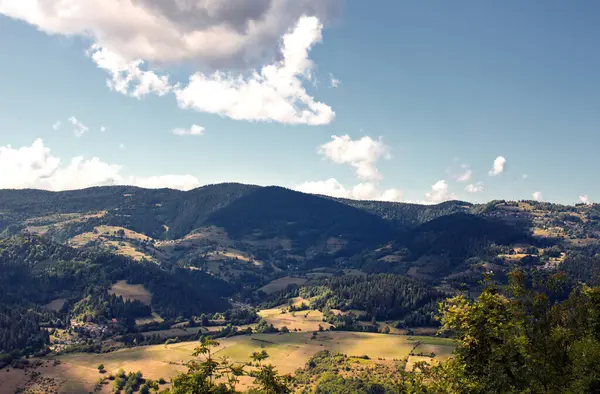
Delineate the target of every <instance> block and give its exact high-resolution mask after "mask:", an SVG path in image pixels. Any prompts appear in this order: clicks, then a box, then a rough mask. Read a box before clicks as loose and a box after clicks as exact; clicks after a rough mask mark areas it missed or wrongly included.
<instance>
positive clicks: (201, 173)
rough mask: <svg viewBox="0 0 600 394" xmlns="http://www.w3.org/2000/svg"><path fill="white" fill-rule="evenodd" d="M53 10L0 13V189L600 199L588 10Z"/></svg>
mask: <svg viewBox="0 0 600 394" xmlns="http://www.w3.org/2000/svg"><path fill="white" fill-rule="evenodd" d="M39 3H41V1H40V2H39ZM43 3H44V5H45V7H40V6H39V5H38V1H34V0H0V14H2V15H0V53H2V54H3V55H2V56H0V115H1V116H0V147H2V148H0V166H1V167H3V168H2V170H1V171H0V187H16V188H20V187H40V188H47V189H52V190H59V189H70V188H80V187H85V186H90V185H93V184H120V183H125V184H136V185H140V186H147V187H163V186H166V187H176V188H184V189H189V188H192V187H196V186H198V185H203V184H208V183H216V182H223V181H237V182H245V183H256V184H261V185H270V184H277V185H283V186H286V187H290V188H297V189H299V190H302V191H307V192H314V193H325V194H332V195H336V196H344V197H351V198H365V199H385V200H394V201H416V202H427V203H435V202H439V201H443V200H447V199H452V198H458V199H464V200H468V201H478V202H483V201H487V200H490V199H500V198H506V199H532V198H534V193H536V194H535V198H539V199H543V200H548V201H555V202H563V203H575V202H579V201H580V197H587V199H586V198H583V201H590V202H591V201H598V200H599V199H600V183H598V182H595V179H596V177H594V176H593V175H591V174H593V173H594V172H593V171H594V169H595V168H597V167H599V166H600V155H598V154H597V149H598V148H597V147H598V146H600V133H599V130H600V111H598V108H599V104H600V90H599V89H598V87H599V86H600V51H599V50H598V44H597V37H600V25H598V23H597V15H598V12H600V6H599V5H597V3H596V2H594V1H577V2H565V1H527V2H523V1H502V2H480V1H456V2H446V1H428V2H421V1H383V0H381V1H377V2H358V1H346V2H341V1H335V0H331V1H329V0H326V1H323V0H319V1H317V0H301V1H295V2H294V1H292V0H271V1H267V0H251V1H248V3H247V4H249V6H248V7H247V9H237V8H236V9H235V10H233V11H232V9H231V8H230V7H229V8H228V6H230V5H231V4H233V3H236V1H235V0H221V1H220V2H216V3H217V4H219V5H217V6H215V7H217V8H216V9H210V10H209V9H207V8H206V7H209V6H206V5H205V6H201V5H199V6H198V7H197V9H193V10H187V11H185V12H183V11H182V10H179V9H178V8H177V6H176V2H175V1H172V0H171V1H163V2H158V1H157V0H140V1H138V2H137V3H136V4H137V5H136V6H135V7H134V6H128V7H125V6H122V5H121V6H120V7H119V4H118V3H119V2H118V1H117V0H106V1H105V2H102V3H101V4H100V5H99V4H93V3H94V2H88V1H87V0H80V1H79V3H81V4H80V7H79V8H73V9H61V7H64V5H61V2H59V1H56V0H47V1H44V2H43ZM74 3H77V2H74ZM63 4H64V3H63ZM204 4H207V3H205V2H204ZM203 7H204V8H203ZM115 10H118V12H116V11H115ZM190 15H191V16H194V18H190ZM124 16H127V18H128V20H129V21H130V23H129V24H128V25H127V26H126V27H123V26H122V25H120V22H119V21H122V20H124V19H127V18H124ZM111 18H112V19H111ZM157 21H158V22H157ZM240 21H242V22H240ZM240 26H241V27H240ZM250 26H251V27H250ZM284 37H287V38H284ZM137 59H141V60H143V61H145V62H144V63H142V64H141V65H140V64H138V63H132V62H135V61H136V60H137ZM282 59H283V60H282ZM266 65H271V66H269V67H267V68H263V67H264V66H266ZM261 70H263V71H264V73H263V74H260V73H261ZM269 70H271V71H273V70H275V71H274V74H268V73H269V72H271V71H269ZM253 72H258V73H259V74H260V75H262V76H261V77H260V78H257V77H253V76H252V75H253V74H252V73H253ZM141 73H145V74H141ZM213 73H218V74H213ZM127 75H128V76H129V77H130V78H132V82H131V83H130V84H129V85H128V86H127V87H125V88H124V87H123V86H124V85H123V81H124V79H123V77H124V76H127ZM139 75H143V76H144V78H145V79H144V80H140V79H136V76H139ZM191 75H196V77H197V78H196V80H195V82H194V83H191V82H190V76H191ZM271 75H273V76H271ZM113 76H114V77H115V79H113ZM166 76H168V78H169V79H168V81H166V79H162V80H161V79H158V78H160V77H165V78H166ZM151 78H156V79H151ZM334 79H335V80H336V81H339V85H338V84H336V83H332V82H335V81H334ZM107 80H112V81H113V84H112V87H111V86H108V84H107ZM144 81H145V82H144ZM148 81H153V82H152V83H150V84H148V83H147V82H148ZM240 81H242V82H240ZM248 81H250V82H248ZM119 84H120V85H119ZM334 85H337V87H335V86H334ZM140 86H141V88H139V87H140ZM136 88H138V90H137V91H136ZM334 113H335V115H334ZM73 118H75V119H73ZM69 119H71V121H70V120H69ZM58 121H60V126H59V127H56V129H55V128H53V125H56V123H57V122H58ZM73 123H77V124H79V125H81V126H77V125H76V124H73ZM193 125H196V126H197V127H195V128H194V130H195V131H196V133H197V134H198V135H177V134H176V133H174V132H173V130H175V129H181V130H188V131H189V130H190V129H191V128H192V126H193ZM77 127H80V128H79V129H78V130H79V131H80V134H81V135H79V136H77V135H76V133H75V132H74V130H76V129H77ZM102 127H104V128H105V131H101V128H102ZM81 131H82V133H81ZM179 134H182V133H181V132H180V133H179ZM183 134H185V133H183ZM38 139H41V141H39V140H38ZM34 141H37V142H34ZM498 157H502V158H504V160H505V164H504V165H503V166H502V165H501V164H502V160H501V159H500V160H497V158H498ZM74 158H75V160H73V159H74ZM59 159H60V161H59ZM495 160H496V163H497V164H498V166H497V168H496V173H495V175H494V173H493V171H492V170H493V167H494V161H495Z"/></svg>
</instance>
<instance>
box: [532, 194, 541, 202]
mask: <svg viewBox="0 0 600 394" xmlns="http://www.w3.org/2000/svg"><path fill="white" fill-rule="evenodd" d="M531 196H532V197H533V199H534V200H535V201H542V198H543V196H542V192H533V194H532V195H531Z"/></svg>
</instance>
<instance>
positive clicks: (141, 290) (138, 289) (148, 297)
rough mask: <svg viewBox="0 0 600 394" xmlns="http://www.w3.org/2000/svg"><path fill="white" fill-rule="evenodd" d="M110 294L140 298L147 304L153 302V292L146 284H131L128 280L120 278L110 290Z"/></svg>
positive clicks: (130, 298) (131, 299) (126, 297)
mask: <svg viewBox="0 0 600 394" xmlns="http://www.w3.org/2000/svg"><path fill="white" fill-rule="evenodd" d="M108 292H109V293H110V294H114V295H116V296H121V297H123V299H126V300H130V301H133V300H138V301H140V302H142V303H144V304H146V305H150V304H151V302H152V293H150V292H149V291H148V290H146V288H145V287H144V285H130V284H129V283H127V281H126V280H120V281H118V282H117V283H115V284H114V285H112V286H111V288H110V289H109V290H108Z"/></svg>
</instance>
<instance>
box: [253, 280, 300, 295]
mask: <svg viewBox="0 0 600 394" xmlns="http://www.w3.org/2000/svg"><path fill="white" fill-rule="evenodd" d="M306 282H307V280H306V279H304V278H295V277H293V276H284V277H283V278H279V279H275V280H274V281H271V282H269V283H267V284H266V285H264V286H263V287H261V288H260V289H258V290H261V291H263V292H265V293H266V294H271V293H275V292H276V291H279V290H283V289H285V288H286V287H288V286H289V285H293V284H296V285H303V284H304V283H306Z"/></svg>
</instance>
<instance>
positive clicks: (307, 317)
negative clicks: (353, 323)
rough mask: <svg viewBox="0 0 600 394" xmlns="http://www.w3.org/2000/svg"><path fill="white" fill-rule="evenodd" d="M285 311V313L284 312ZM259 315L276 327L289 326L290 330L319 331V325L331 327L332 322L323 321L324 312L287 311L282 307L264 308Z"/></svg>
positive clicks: (326, 327)
mask: <svg viewBox="0 0 600 394" xmlns="http://www.w3.org/2000/svg"><path fill="white" fill-rule="evenodd" d="M282 312H283V313H282ZM258 315H259V316H260V317H262V318H263V319H264V320H266V322H267V323H269V324H273V326H275V327H276V328H281V327H284V326H285V327H287V328H288V329H290V330H292V331H293V330H294V329H297V330H301V331H317V330H318V329H319V326H321V327H323V328H324V329H328V328H329V327H331V324H329V323H326V322H324V321H323V313H322V312H320V311H312V310H309V311H297V312H286V311H284V310H283V309H280V308H273V309H263V310H261V311H260V312H258Z"/></svg>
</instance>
